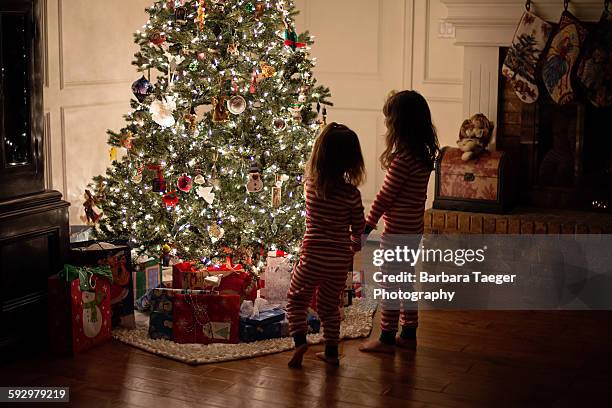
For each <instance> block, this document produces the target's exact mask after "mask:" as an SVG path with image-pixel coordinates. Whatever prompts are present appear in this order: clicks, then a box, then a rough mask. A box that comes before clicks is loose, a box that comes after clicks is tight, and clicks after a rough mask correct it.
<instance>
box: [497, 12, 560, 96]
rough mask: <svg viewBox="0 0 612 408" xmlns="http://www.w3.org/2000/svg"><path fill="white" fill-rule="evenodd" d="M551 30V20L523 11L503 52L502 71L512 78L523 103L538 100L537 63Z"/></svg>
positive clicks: (515, 89)
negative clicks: (509, 45)
mask: <svg viewBox="0 0 612 408" xmlns="http://www.w3.org/2000/svg"><path fill="white" fill-rule="evenodd" d="M551 31H552V30H551V25H550V24H548V23H547V22H546V21H544V20H542V19H541V18H539V17H538V16H536V15H535V14H533V13H531V12H529V11H525V13H523V17H521V21H520V23H519V25H518V27H517V28H516V32H515V33H514V39H513V40H512V46H511V47H510V49H509V50H508V54H507V55H506V60H505V61H504V65H503V67H502V74H503V75H504V76H505V77H506V78H508V79H509V80H510V81H511V82H512V85H513V87H514V91H515V92H516V94H517V95H518V97H519V98H520V99H521V101H523V102H525V103H533V102H535V101H537V100H538V96H539V92H538V85H537V84H536V78H535V73H536V67H537V65H538V62H539V61H540V55H541V54H542V51H543V50H544V47H546V43H547V42H548V38H549V37H550V33H551Z"/></svg>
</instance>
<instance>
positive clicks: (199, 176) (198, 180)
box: [193, 169, 206, 186]
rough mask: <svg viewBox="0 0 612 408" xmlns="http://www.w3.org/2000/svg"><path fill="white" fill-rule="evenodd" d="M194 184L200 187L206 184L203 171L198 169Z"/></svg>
mask: <svg viewBox="0 0 612 408" xmlns="http://www.w3.org/2000/svg"><path fill="white" fill-rule="evenodd" d="M193 182H194V183H196V184H197V185H200V186H201V185H202V184H204V183H206V180H205V179H204V176H203V175H202V170H201V169H196V176H195V177H194V178H193Z"/></svg>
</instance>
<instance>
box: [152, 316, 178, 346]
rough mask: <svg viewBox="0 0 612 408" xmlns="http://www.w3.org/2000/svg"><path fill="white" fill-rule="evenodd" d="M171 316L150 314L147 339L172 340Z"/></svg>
mask: <svg viewBox="0 0 612 408" xmlns="http://www.w3.org/2000/svg"><path fill="white" fill-rule="evenodd" d="M172 320H173V319H172V314H168V313H160V312H151V316H149V337H150V338H152V339H166V340H172V339H173V338H174V337H173V335H172Z"/></svg>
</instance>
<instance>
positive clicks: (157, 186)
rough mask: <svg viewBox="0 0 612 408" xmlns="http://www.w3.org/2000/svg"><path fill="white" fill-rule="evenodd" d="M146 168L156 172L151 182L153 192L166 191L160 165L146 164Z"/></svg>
mask: <svg viewBox="0 0 612 408" xmlns="http://www.w3.org/2000/svg"><path fill="white" fill-rule="evenodd" d="M148 169H149V170H151V171H154V172H155V173H156V176H155V178H154V179H153V183H152V184H153V187H152V190H153V192H154V193H164V192H166V180H164V175H163V173H162V169H161V166H148Z"/></svg>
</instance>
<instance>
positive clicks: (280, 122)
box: [272, 118, 287, 132]
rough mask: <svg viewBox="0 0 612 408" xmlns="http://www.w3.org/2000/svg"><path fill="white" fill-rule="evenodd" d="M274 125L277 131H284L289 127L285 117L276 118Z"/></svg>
mask: <svg viewBox="0 0 612 408" xmlns="http://www.w3.org/2000/svg"><path fill="white" fill-rule="evenodd" d="M272 126H274V130H276V131H277V132H282V131H283V130H285V129H286V128H287V122H285V119H283V118H276V119H274V121H273V122H272Z"/></svg>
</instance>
